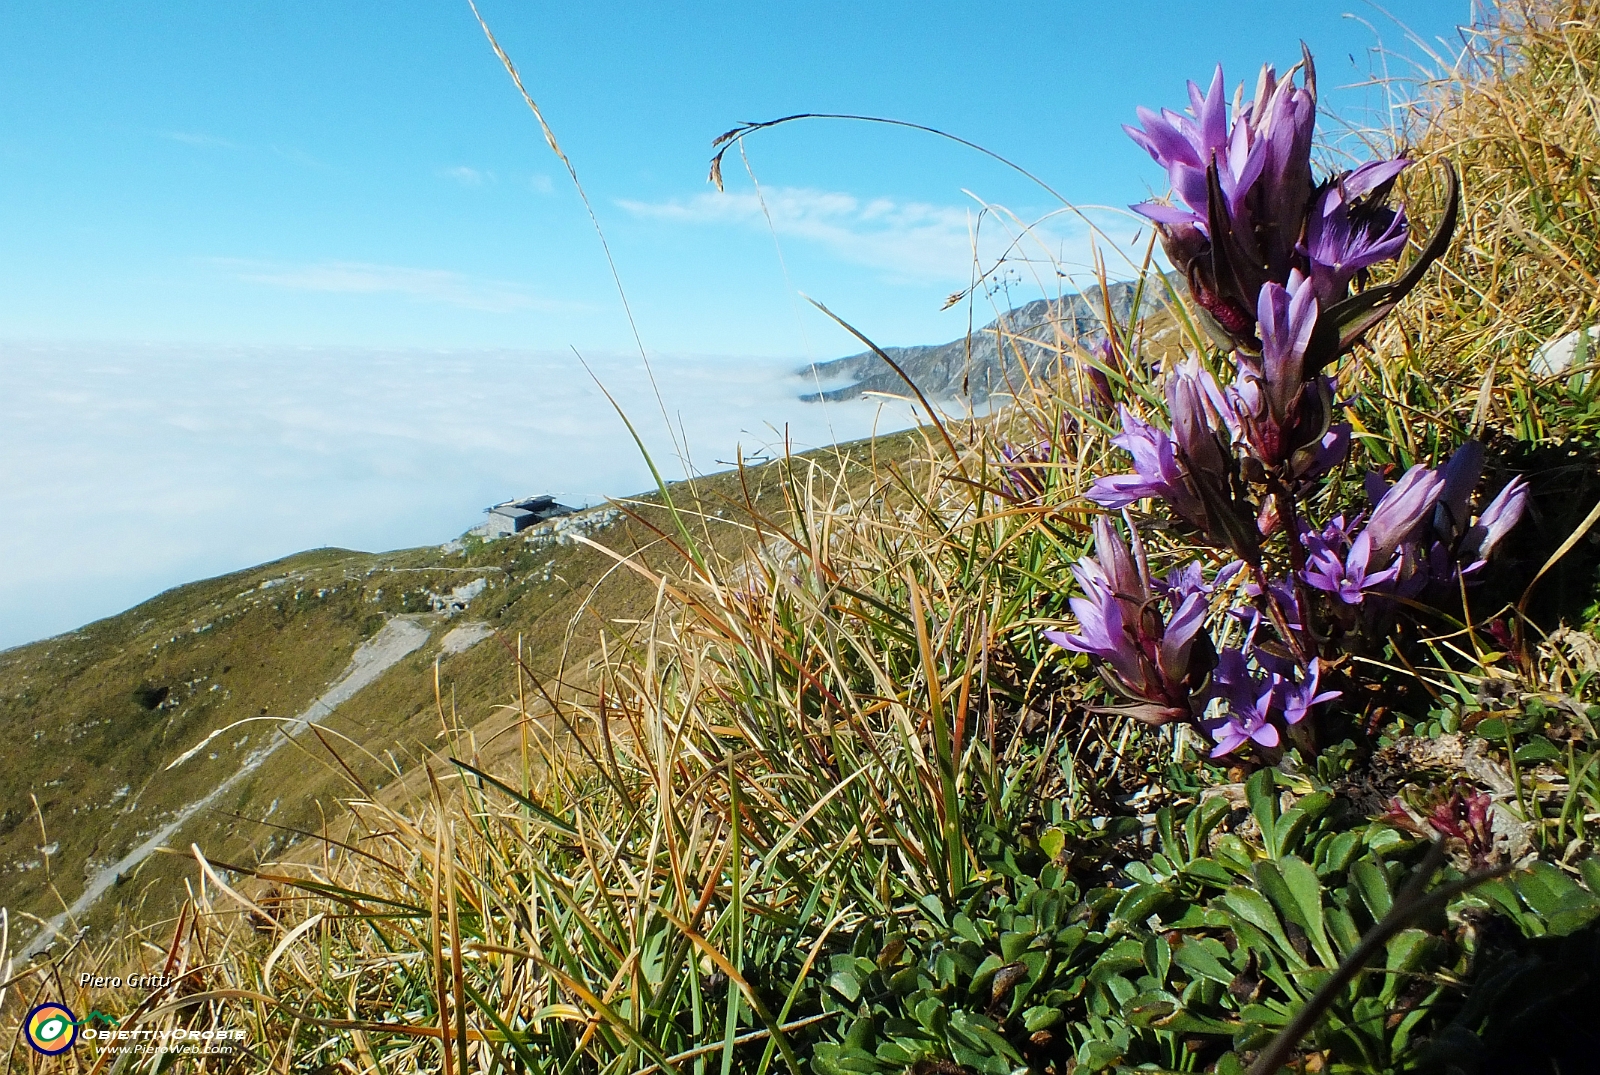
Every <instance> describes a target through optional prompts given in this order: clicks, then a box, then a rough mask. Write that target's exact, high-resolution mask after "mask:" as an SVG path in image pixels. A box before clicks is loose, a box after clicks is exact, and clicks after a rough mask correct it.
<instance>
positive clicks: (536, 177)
mask: <svg viewBox="0 0 1600 1075" xmlns="http://www.w3.org/2000/svg"><path fill="white" fill-rule="evenodd" d="M528 186H530V187H532V188H533V190H534V193H536V194H550V193H553V192H554V191H555V189H556V188H555V184H554V183H552V182H550V177H549V176H547V175H545V174H544V173H543V172H536V173H534V174H533V175H532V176H530V177H529V178H528Z"/></svg>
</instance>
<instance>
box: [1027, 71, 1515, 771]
mask: <svg viewBox="0 0 1600 1075" xmlns="http://www.w3.org/2000/svg"><path fill="white" fill-rule="evenodd" d="M1189 101H1190V107H1189V110H1188V111H1187V112H1186V113H1178V112H1174V111H1170V110H1163V111H1161V112H1159V113H1157V112H1152V111H1149V110H1147V109H1140V110H1139V119H1140V121H1141V123H1142V127H1140V128H1135V127H1129V128H1127V131H1128V133H1129V134H1130V135H1131V136H1132V137H1133V139H1134V141H1136V142H1138V143H1139V145H1141V146H1143V147H1144V148H1145V149H1146V150H1147V151H1149V153H1150V155H1151V156H1152V157H1153V158H1154V159H1155V160H1156V162H1157V163H1159V164H1160V165H1162V167H1164V168H1165V169H1166V172H1167V178H1168V181H1169V183H1170V184H1171V187H1172V190H1173V192H1174V194H1175V195H1176V199H1175V201H1174V202H1173V203H1171V204H1168V203H1165V202H1146V203H1143V204H1141V205H1138V206H1135V207H1134V208H1135V209H1136V210H1137V211H1138V212H1140V213H1141V214H1143V215H1144V216H1145V217H1147V218H1148V219H1150V220H1151V221H1152V222H1153V223H1154V225H1155V227H1156V229H1157V231H1158V233H1159V235H1160V238H1161V241H1162V245H1163V248H1164V249H1165V251H1166V253H1167V256H1168V257H1169V258H1170V259H1171V261H1172V262H1173V265H1174V266H1175V267H1176V268H1177V269H1178V270H1179V271H1180V272H1181V273H1182V274H1183V276H1184V278H1185V279H1186V280H1187V282H1188V289H1189V293H1190V296H1191V297H1192V299H1193V300H1194V304H1195V308H1196V310H1197V311H1198V313H1199V315H1200V317H1201V320H1202V321H1203V323H1204V324H1205V325H1206V327H1207V329H1208V331H1209V333H1210V335H1212V336H1213V337H1214V338H1215V340H1216V341H1217V342H1218V344H1219V345H1220V346H1221V348H1222V349H1223V352H1224V354H1226V355H1227V356H1228V361H1227V362H1225V363H1223V366H1224V367H1225V368H1226V369H1227V374H1228V376H1227V381H1226V383H1219V381H1218V378H1217V377H1216V376H1215V375H1213V373H1212V372H1211V371H1210V370H1208V369H1207V368H1206V367H1205V366H1204V365H1202V364H1201V362H1200V361H1199V360H1198V359H1190V360H1189V361H1187V362H1185V363H1183V364H1181V365H1179V366H1178V367H1177V368H1175V369H1172V370H1170V371H1168V373H1167V375H1166V380H1165V403H1166V408H1165V409H1166V415H1165V418H1166V422H1165V427H1163V425H1162V424H1158V423H1157V422H1153V421H1150V420H1147V419H1146V418H1145V417H1142V416H1140V415H1139V414H1137V413H1135V412H1134V411H1133V410H1131V409H1129V408H1128V407H1127V406H1125V405H1124V406H1122V407H1121V408H1120V415H1119V416H1120V420H1121V426H1122V432H1121V433H1120V434H1119V435H1118V436H1116V437H1114V438H1113V440H1112V443H1113V444H1115V445H1116V446H1117V447H1119V448H1122V449H1124V450H1125V451H1126V452H1127V453H1128V455H1129V456H1130V457H1131V458H1132V462H1133V471H1132V472H1131V473H1126V474H1115V475H1108V476H1103V477H1100V478H1098V479H1096V480H1095V482H1094V484H1093V486H1092V487H1091V488H1090V490H1089V491H1088V493H1087V496H1088V499H1090V500H1091V501H1093V502H1095V503H1096V504H1098V505H1100V506H1101V507H1103V508H1106V509H1110V510H1113V511H1114V510H1119V509H1126V508H1128V507H1131V506H1132V505H1134V504H1136V503H1137V502H1139V501H1142V500H1145V499H1147V498H1155V499H1159V500H1161V501H1163V502H1164V503H1165V504H1166V506H1167V508H1168V510H1169V512H1170V514H1171V515H1172V516H1173V518H1174V519H1175V520H1177V521H1179V522H1181V523H1183V524H1187V525H1188V526H1190V527H1192V528H1193V529H1194V530H1195V531H1196V532H1198V534H1199V535H1200V537H1201V539H1202V540H1203V541H1204V542H1206V543H1208V544H1210V545H1211V546H1213V547H1214V548H1216V549H1217V550H1219V552H1221V553H1222V554H1223V557H1222V559H1223V562H1224V566H1222V567H1221V569H1220V570H1219V571H1217V573H1216V574H1215V576H1214V577H1213V579H1212V581H1211V582H1210V583H1206V582H1205V581H1204V578H1203V575H1202V573H1201V569H1200V567H1199V565H1198V564H1190V565H1188V566H1186V567H1184V568H1182V569H1180V570H1177V571H1174V572H1172V573H1171V574H1169V575H1167V576H1166V577H1165V578H1164V579H1155V578H1153V577H1152V576H1151V574H1150V571H1149V567H1148V564H1147V563H1146V556H1145V552H1144V547H1143V544H1142V543H1141V541H1140V538H1139V534H1138V530H1137V528H1136V527H1134V526H1133V524H1132V522H1131V521H1130V523H1129V531H1130V537H1131V540H1132V545H1131V547H1130V546H1129V545H1128V544H1127V543H1125V542H1124V541H1123V539H1122V538H1121V536H1120V535H1119V534H1118V532H1117V529H1116V527H1115V525H1114V524H1113V523H1112V522H1111V521H1110V519H1109V518H1107V517H1104V516H1102V517H1101V518H1100V519H1099V520H1098V521H1097V522H1096V524H1095V546H1096V554H1095V556H1094V557H1092V558H1088V559H1084V560H1081V561H1079V562H1078V564H1077V565H1076V566H1075V567H1074V568H1073V574H1074V575H1075V577H1076V578H1077V581H1078V585H1079V587H1080V588H1081V589H1082V591H1083V594H1084V596H1082V597H1075V598H1073V599H1072V600H1071V608H1072V612H1073V614H1074V615H1075V616H1076V618H1077V621H1078V624H1079V631H1078V633H1076V634H1072V633H1066V632H1061V631H1050V632H1046V637H1047V638H1048V639H1049V640H1051V641H1052V642H1054V643H1056V644H1058V645H1060V646H1063V647H1065V648H1067V649H1070V650H1074V651H1077V652H1080V653H1086V654H1089V655H1090V656H1091V657H1093V658H1094V660H1095V662H1096V664H1097V666H1098V668H1099V670H1100V672H1101V674H1102V675H1103V676H1104V678H1105V679H1106V680H1107V681H1108V682H1109V683H1110V684H1111V685H1112V687H1113V688H1114V689H1115V691H1116V692H1117V693H1118V694H1119V695H1121V696H1122V697H1123V698H1125V699H1126V701H1127V704H1126V705H1125V706H1119V707H1117V708H1118V709H1119V710H1120V711H1124V712H1128V713H1130V714H1132V715H1133V716H1135V717H1138V718H1139V719H1142V720H1145V721H1148V722H1151V723H1157V724H1161V723H1167V722H1169V721H1174V720H1181V721H1188V722H1191V723H1194V724H1196V725H1198V726H1199V727H1201V728H1202V729H1204V730H1205V731H1206V732H1207V733H1208V734H1209V735H1210V736H1211V737H1212V739H1213V741H1214V742H1215V749H1214V750H1213V756H1220V755H1224V754H1229V753H1232V752H1234V751H1237V750H1240V749H1242V748H1244V747H1245V746H1246V745H1247V744H1254V745H1255V746H1257V747H1260V748H1264V749H1266V750H1269V751H1270V750H1273V749H1275V748H1278V747H1279V746H1280V744H1281V742H1282V736H1283V732H1285V731H1287V730H1289V729H1294V728H1296V727H1297V726H1301V725H1302V723H1303V722H1304V721H1305V719H1306V717H1307V716H1308V715H1310V714H1311V713H1312V712H1313V711H1314V710H1315V708H1316V707H1317V706H1319V705H1321V704H1322V703H1325V702H1328V701H1331V700H1333V699H1334V698H1337V697H1339V695H1340V693H1341V692H1340V691H1338V690H1328V689H1324V688H1323V685H1322V681H1323V678H1324V674H1325V672H1326V670H1327V668H1328V665H1329V663H1330V662H1332V663H1335V664H1337V663H1338V658H1339V657H1340V656H1342V655H1343V654H1344V653H1345V652H1348V646H1349V644H1350V642H1351V640H1352V639H1353V638H1354V637H1355V636H1356V635H1357V634H1359V632H1360V629H1361V627H1362V625H1363V624H1367V625H1369V626H1370V623H1371V621H1372V616H1373V615H1375V614H1376V613H1375V610H1376V609H1377V608H1378V607H1380V606H1381V607H1382V608H1384V609H1387V610H1388V611H1389V612H1390V613H1392V612H1393V610H1394V609H1396V608H1397V607H1398V605H1399V599H1406V600H1415V599H1417V598H1418V597H1419V596H1421V595H1423V594H1424V592H1425V591H1427V590H1428V589H1429V588H1430V587H1444V586H1454V585H1456V584H1457V580H1458V579H1469V580H1470V579H1471V578H1472V577H1473V576H1474V575H1475V574H1477V573H1478V572H1480V571H1481V569H1482V567H1483V564H1484V562H1485V560H1486V558H1487V557H1488V555H1489V554H1490V552H1491V551H1492V550H1493V549H1494V547H1495V545H1496V544H1497V543H1499V542H1500V540H1501V539H1502V538H1503V537H1504V536H1505V534H1506V533H1507V532H1508V531H1509V530H1510V529H1511V528H1512V527H1513V526H1514V525H1515V524H1516V522H1517V520H1518V519H1519V518H1520V516H1521V514H1522V512H1523V509H1524V506H1525V503H1526V500H1527V488H1526V485H1525V483H1523V482H1522V481H1521V480H1520V479H1519V480H1516V481H1513V482H1512V483H1511V484H1509V485H1507V486H1506V487H1505V488H1504V489H1503V490H1501V492H1500V493H1499V495H1498V496H1496V497H1495V498H1494V499H1493V500H1492V501H1491V502H1490V503H1489V504H1488V505H1487V506H1486V507H1485V508H1484V509H1483V510H1482V511H1481V513H1479V514H1478V515H1477V516H1476V517H1474V516H1473V514H1472V497H1473V493H1474V491H1475V489H1476V488H1477V485H1478V483H1479V479H1480V478H1481V477H1482V473H1483V465H1484V452H1483V448H1482V446H1481V445H1479V444H1477V443H1475V442H1468V443H1466V444H1464V445H1462V446H1461V447H1460V448H1459V449H1457V451H1456V452H1455V453H1454V454H1453V455H1452V456H1451V457H1450V459H1449V460H1448V461H1447V462H1446V463H1445V464H1444V465H1443V466H1442V467H1440V468H1438V469H1430V468H1428V467H1426V466H1423V465H1417V466H1414V467H1412V468H1411V469H1409V470H1407V471H1406V472H1405V473H1404V474H1403V475H1402V476H1401V477H1400V478H1399V480H1398V481H1396V482H1395V483H1394V484H1393V485H1392V486H1391V485H1389V484H1387V482H1386V481H1385V480H1384V479H1383V477H1382V476H1381V475H1377V474H1374V475H1371V476H1369V479H1368V482H1367V495H1368V499H1369V501H1370V504H1369V508H1368V510H1367V511H1365V512H1362V513H1360V514H1359V515H1356V516H1354V517H1353V518H1349V519H1347V518H1346V517H1345V516H1344V515H1340V516H1337V517H1335V518H1333V519H1331V520H1328V521H1326V522H1325V523H1324V524H1323V525H1320V526H1316V525H1313V523H1312V522H1311V520H1310V519H1309V518H1308V511H1307V505H1308V501H1309V500H1310V499H1311V498H1310V496H1309V494H1310V493H1312V492H1313V491H1315V489H1316V488H1317V487H1318V485H1319V482H1320V481H1321V480H1322V479H1323V478H1324V477H1326V476H1327V475H1329V474H1330V473H1331V472H1332V471H1334V470H1336V469H1338V468H1339V467H1340V466H1341V465H1342V464H1343V463H1344V461H1345V459H1346V457H1347V456H1348V454H1349V448H1350V441H1351V428H1350V426H1349V425H1348V424H1345V423H1341V422H1335V421H1334V418H1335V416H1336V414H1337V413H1338V407H1337V405H1336V402H1335V384H1334V381H1333V379H1332V378H1331V377H1329V376H1328V375H1327V374H1326V373H1325V372H1324V371H1325V370H1327V369H1328V368H1329V367H1331V366H1332V364H1333V363H1334V362H1335V361H1336V360H1337V359H1338V358H1339V357H1340V356H1341V355H1343V354H1344V353H1346V352H1347V351H1348V350H1350V348H1352V347H1354V346H1355V344H1356V343H1357V342H1358V341H1359V340H1360V339H1361V337H1362V336H1363V335H1364V333H1365V332H1367V331H1368V330H1369V329H1370V328H1371V327H1372V326H1373V325H1375V324H1377V322H1378V321H1379V320H1381V319H1382V318H1383V317H1384V316H1385V315H1386V314H1387V313H1388V312H1389V311H1390V310H1392V309H1393V308H1394V306H1395V305H1396V304H1397V303H1398V302H1399V301H1400V299H1401V298H1403V297H1404V295H1405V294H1406V293H1407V292H1409V291H1410V290H1411V289H1412V288H1413V287H1415V286H1416V284H1417V283H1418V282H1419V281H1420V280H1421V279H1422V275H1423V273H1424V271H1425V270H1426V269H1427V267H1428V265H1429V264H1430V263H1431V262H1432V261H1434V260H1435V259H1437V258H1438V257H1439V255H1440V254H1441V253H1443V251H1444V249H1445V247H1446V246H1447V245H1448V243H1449V239H1450V235H1451V233H1452V232H1453V230H1454V227H1455V217H1456V208H1457V186H1456V180H1455V176H1454V173H1453V172H1451V173H1448V175H1447V179H1448V187H1447V191H1448V197H1447V205H1446V211H1445V213H1444V215H1443V219H1442V220H1441V222H1440V224H1439V227H1438V228H1437V230H1436V231H1435V232H1434V234H1433V235H1432V237H1431V238H1430V239H1429V240H1428V241H1427V242H1426V243H1424V244H1423V245H1422V250H1421V252H1420V254H1419V256H1418V257H1417V258H1416V259H1415V260H1414V261H1413V262H1412V264H1411V265H1410V266H1409V267H1408V268H1407V269H1406V270H1405V271H1404V272H1402V273H1400V274H1399V275H1398V276H1397V277H1396V278H1395V279H1394V280H1393V281H1391V282H1389V283H1385V284H1381V285H1377V286H1370V287H1369V286H1366V285H1367V279H1366V277H1367V273H1368V271H1369V270H1370V269H1371V268H1372V267H1373V266H1375V265H1378V264H1380V263H1382V262H1386V261H1392V260H1395V259H1397V258H1398V257H1399V255H1400V254H1401V253H1402V251H1403V250H1404V249H1405V247H1406V244H1407V241H1408V236H1409V229H1410V225H1409V222H1408V220H1407V219H1406V214H1405V210H1404V209H1403V208H1402V207H1399V206H1390V205H1389V204H1388V201H1389V196H1390V194H1391V192H1392V189H1393V186H1394V183H1395V180H1396V178H1397V177H1398V176H1399V175H1400V174H1401V173H1402V172H1403V171H1404V170H1405V169H1406V168H1407V167H1408V166H1409V164H1410V162H1409V161H1406V160H1404V159H1396V160H1380V161H1372V162H1369V163H1367V164H1363V165H1361V166H1360V167H1358V168H1355V169H1353V170H1350V171H1346V172H1342V173H1339V174H1335V175H1332V176H1328V177H1326V178H1325V179H1323V180H1321V181H1320V182H1318V181H1317V180H1316V179H1315V177H1314V175H1313V171H1312V165H1311V147H1312V138H1313V133H1314V124H1315V118H1316V77H1315V69H1314V67H1313V65H1312V61H1311V56H1310V54H1309V53H1307V54H1306V55H1305V56H1304V58H1303V59H1302V61H1301V62H1300V63H1299V64H1296V65H1295V67H1294V68H1293V69H1291V70H1290V71H1289V72H1288V73H1287V74H1286V75H1285V76H1284V77H1281V78H1280V77H1278V76H1277V74H1276V73H1275V72H1274V71H1273V69H1272V68H1271V67H1267V68H1264V69H1263V71H1262V74H1261V77H1260V79H1259V80H1258V82H1257V86H1256V92H1255V95H1254V97H1253V98H1250V99H1248V100H1246V99H1245V97H1244V94H1243V88H1242V87H1241V88H1240V91H1239V93H1238V94H1236V95H1235V97H1234V98H1233V101H1232V105H1231V108H1230V103H1229V99H1228V96H1227V93H1226V86H1225V82H1224V80H1223V75H1222V69H1221V68H1220V67H1219V68H1218V69H1217V72H1216V74H1215V76H1214V77H1213V79H1212V81H1211V85H1210V87H1209V89H1207V90H1205V91H1202V90H1201V89H1200V87H1199V86H1197V85H1195V84H1194V83H1192V82H1191V83H1190V84H1189ZM1097 387H1098V386H1097ZM1096 395H1097V396H1098V395H1099V393H1096ZM1106 396H1107V399H1105V400H1097V401H1096V402H1098V403H1101V404H1102V405H1103V404H1108V403H1109V396H1110V393H1109V391H1108V392H1107V393H1106ZM1013 462H1015V461H1013ZM1009 481H1010V483H1011V484H1012V485H1015V486H1018V487H1021V486H1022V485H1023V484H1024V483H1023V481H1022V480H1021V478H1020V475H1012V476H1011V477H1010V478H1009ZM1017 491H1018V492H1021V489H1020V488H1019V489H1018V490H1017ZM1029 491H1031V490H1029ZM1214 597H1220V598H1221V603H1222V604H1223V606H1224V607H1225V608H1226V610H1227V611H1228V612H1229V613H1230V614H1231V615H1227V616H1222V617H1220V618H1219V619H1218V620H1217V622H1219V623H1223V624H1226V623H1233V624H1236V625H1238V626H1237V629H1236V630H1234V631H1233V634H1235V635H1237V634H1240V633H1242V635H1243V638H1242V641H1240V642H1239V644H1237V645H1231V646H1223V647H1219V646H1218V645H1217V644H1216V642H1215V641H1214V640H1213V637H1212V634H1211V633H1210V631H1209V630H1208V622H1209V621H1211V620H1212V619H1213V617H1212V604H1213V598H1214ZM1363 617H1366V618H1365V619H1363ZM1218 637H1219V638H1220V637H1222V636H1221V635H1218ZM1313 740H1314V737H1308V738H1307V741H1313Z"/></svg>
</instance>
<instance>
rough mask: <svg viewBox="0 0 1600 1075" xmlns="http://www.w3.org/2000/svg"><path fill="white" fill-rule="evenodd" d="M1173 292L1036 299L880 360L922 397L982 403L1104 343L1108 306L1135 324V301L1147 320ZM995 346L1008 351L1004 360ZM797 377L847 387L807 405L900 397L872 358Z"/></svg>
mask: <svg viewBox="0 0 1600 1075" xmlns="http://www.w3.org/2000/svg"><path fill="white" fill-rule="evenodd" d="M1151 279H1152V281H1154V280H1155V279H1157V278H1151ZM1165 279H1166V281H1167V282H1168V284H1170V285H1171V288H1172V292H1176V291H1177V289H1178V286H1179V285H1180V284H1181V283H1182V279H1183V278H1182V277H1181V276H1180V275H1179V274H1178V273H1175V272H1174V273H1167V274H1166V276H1165ZM1172 292H1168V291H1167V290H1166V289H1164V288H1162V287H1161V286H1160V284H1159V283H1154V285H1153V286H1152V285H1151V284H1150V283H1147V284H1146V285H1145V286H1144V288H1143V291H1142V292H1140V291H1139V285H1138V284H1137V283H1135V282H1131V281H1116V282H1113V283H1111V284H1110V285H1109V286H1107V287H1106V288H1105V289H1104V292H1103V293H1102V289H1101V287H1100V285H1099V284H1096V285H1094V286H1093V287H1090V288H1088V289H1087V290H1085V291H1082V292H1077V293H1074V294H1070V295H1063V296H1061V297H1060V298H1057V299H1035V300H1034V301H1032V302H1029V303H1025V304H1024V305H1022V306H1018V307H1014V308H1013V309H1011V310H1009V311H1007V312H1006V313H1004V314H1001V315H1000V316H999V317H997V318H995V319H994V320H993V321H991V322H989V324H987V325H985V326H984V327H983V328H981V329H979V330H977V331H976V332H972V333H969V334H968V335H966V336H963V337H961V338H960V339H956V340H951V341H950V342H949V343H942V344H915V345H912V346H908V347H885V348H883V353H884V354H886V355H888V356H889V357H890V358H891V359H893V360H894V362H895V363H896V364H897V365H898V366H900V368H901V369H903V370H904V371H905V373H906V376H908V377H910V378H911V380H912V381H913V382H915V383H916V386H917V387H918V388H919V389H921V390H922V392H923V393H924V394H925V395H927V396H928V397H929V398H932V399H963V400H966V401H969V402H971V403H973V404H982V403H985V402H987V401H988V399H989V397H990V396H998V395H1011V394H1013V393H1014V391H1015V388H1016V387H1019V386H1020V385H1021V384H1022V383H1024V382H1025V381H1026V380H1027V377H1028V376H1033V375H1037V374H1038V373H1039V371H1040V370H1041V369H1043V367H1044V366H1045V365H1046V364H1047V363H1048V362H1049V361H1050V360H1051V359H1052V358H1054V357H1055V356H1056V355H1058V354H1060V353H1061V351H1062V349H1063V348H1064V347H1067V346H1071V345H1073V344H1077V345H1079V346H1084V347H1089V346H1093V345H1094V344H1095V343H1097V342H1098V341H1100V340H1102V339H1104V338H1105V335H1106V334H1105V329H1104V325H1105V311H1106V307H1107V306H1108V305H1109V306H1110V310H1111V317H1112V318H1113V319H1114V320H1115V321H1116V322H1117V323H1118V324H1127V323H1129V322H1130V321H1131V320H1133V319H1134V317H1135V310H1134V302H1135V300H1136V299H1137V300H1138V303H1139V310H1138V311H1137V313H1138V315H1139V316H1149V315H1150V314H1153V313H1156V312H1159V311H1160V310H1164V309H1166V308H1167V307H1168V305H1170V303H1171V294H1172ZM1002 340H1004V341H1005V342H1006V344H1007V346H1006V348H1005V349H1004V353H1002V348H1001V342H1002ZM800 373H801V375H802V376H804V377H807V378H810V379H813V380H815V381H818V382H824V383H826V382H830V381H841V380H849V381H850V382H851V383H849V384H846V385H844V386H842V387H838V388H828V389H820V390H819V391H816V392H807V393H804V394H803V395H801V397H800V398H801V399H802V400H804V401H805V402H807V403H838V402H843V401H845V400H851V399H859V398H860V397H861V396H863V395H865V394H867V393H869V392H878V393H884V394H887V395H903V394H904V393H905V392H906V383H905V381H904V380H902V379H901V377H900V375H899V374H898V373H896V372H895V371H894V370H893V369H892V368H890V367H889V365H888V364H887V363H885V362H884V361H883V359H881V358H880V357H879V356H878V355H877V354H876V353H875V352H873V351H863V352H861V353H859V354H854V355H847V356H845V357H844V358H836V359H833V360H831V361H828V362H814V363H812V364H811V365H809V366H806V367H805V368H803V369H802V370H801V371H800ZM1025 374H1026V376H1025Z"/></svg>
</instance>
